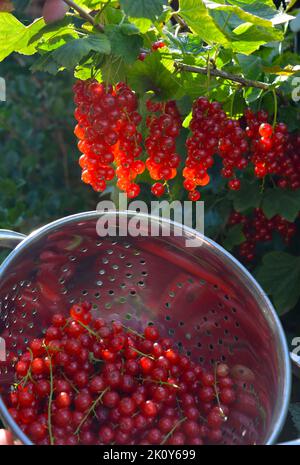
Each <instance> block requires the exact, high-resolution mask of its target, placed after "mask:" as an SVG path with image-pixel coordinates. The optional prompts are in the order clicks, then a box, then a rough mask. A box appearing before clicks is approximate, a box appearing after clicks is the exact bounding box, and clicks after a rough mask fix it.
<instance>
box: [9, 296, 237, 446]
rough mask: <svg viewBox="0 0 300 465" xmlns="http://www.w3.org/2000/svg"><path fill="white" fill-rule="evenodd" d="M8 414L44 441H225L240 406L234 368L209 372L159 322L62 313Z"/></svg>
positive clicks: (28, 364)
mask: <svg viewBox="0 0 300 465" xmlns="http://www.w3.org/2000/svg"><path fill="white" fill-rule="evenodd" d="M15 373H16V381H15V383H14V384H13V385H12V387H11V391H10V393H9V394H8V396H7V403H8V406H9V412H10V414H11V416H12V417H13V418H14V420H15V421H16V422H17V423H18V424H19V425H20V427H21V429H22V430H23V431H24V433H25V434H26V435H28V436H29V437H30V438H31V440H32V441H33V442H34V443H37V444H57V445H75V444H99V445H103V444H132V445H133V444H161V445H163V444H171V445H183V444H192V445H201V444H204V443H220V442H222V440H223V434H224V431H223V427H224V426H226V422H227V421H229V419H230V415H231V412H232V411H233V410H234V409H235V405H236V399H237V396H238V385H235V382H234V379H233V378H232V376H231V375H230V368H229V367H228V365H226V364H224V363H216V364H215V365H214V366H213V367H211V366H210V368H208V369H205V368H203V367H202V366H200V365H199V364H197V363H195V362H194V361H192V360H191V359H190V358H189V357H187V356H186V355H184V354H183V353H179V351H178V350H177V349H175V348H174V345H173V341H172V340H171V339H169V338H165V337H162V336H161V335H160V333H159V330H158V328H157V327H156V326H145V327H144V328H143V327H141V329H139V328H131V327H127V326H124V325H123V324H122V323H121V322H119V321H113V322H109V321H106V320H104V319H103V318H98V317H94V316H92V313H91V305H90V304H89V303H87V302H82V303H80V304H74V305H73V306H72V308H71V310H70V316H69V317H65V316H64V315H63V314H55V315H53V317H52V320H51V324H50V326H49V327H48V328H47V329H46V332H45V334H44V336H43V337H41V338H38V339H33V340H31V341H30V343H29V346H28V348H27V349H26V350H25V351H24V352H23V354H22V355H21V356H20V357H19V359H18V361H17V363H16V365H15Z"/></svg>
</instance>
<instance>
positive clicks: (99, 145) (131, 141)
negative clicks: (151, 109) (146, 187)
mask: <svg viewBox="0 0 300 465" xmlns="http://www.w3.org/2000/svg"><path fill="white" fill-rule="evenodd" d="M74 101H75V104H76V105H77V108H76V110H75V118H76V119H77V121H78V124H77V126H76V128H75V131H74V132H75V135H76V136H77V137H78V138H79V139H80V141H79V143H78V148H79V150H80V151H81V152H82V153H83V155H82V156H81V157H80V160H79V164H80V166H81V168H82V170H83V171H82V180H83V182H85V183H87V184H90V185H91V186H92V187H93V189H94V190H95V191H97V192H103V191H104V190H105V188H106V181H110V180H112V179H113V178H114V176H115V170H114V167H113V165H112V164H113V162H114V161H115V162H116V164H117V165H118V168H117V170H118V171H117V177H118V179H119V181H118V185H119V187H120V188H122V189H123V190H126V192H127V193H128V195H129V196H130V197H131V198H132V197H135V196H137V195H138V194H139V192H140V188H139V186H138V185H137V184H135V183H133V182H132V180H133V179H134V178H135V177H136V176H137V175H138V174H140V173H141V172H143V170H144V164H143V162H142V161H141V160H137V159H136V158H138V157H139V156H140V154H141V152H142V149H141V147H140V143H141V138H142V137H141V134H140V133H138V132H137V129H136V126H137V125H138V124H139V123H140V121H141V117H140V115H139V113H138V112H137V111H136V110H137V98H136V96H135V94H134V92H133V91H132V90H130V89H129V87H128V86H126V85H125V84H124V83H119V84H117V85H116V86H115V87H113V86H107V87H105V85H104V84H101V83H99V82H97V81H95V80H88V81H77V82H76V84H75V85H74ZM116 146H118V148H119V150H117V151H116ZM116 154H117V156H116V157H115V155H116Z"/></svg>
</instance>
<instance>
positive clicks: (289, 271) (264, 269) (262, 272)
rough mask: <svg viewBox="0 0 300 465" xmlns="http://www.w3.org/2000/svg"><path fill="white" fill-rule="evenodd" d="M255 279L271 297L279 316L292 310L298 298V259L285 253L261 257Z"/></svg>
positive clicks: (299, 280)
mask: <svg viewBox="0 0 300 465" xmlns="http://www.w3.org/2000/svg"><path fill="white" fill-rule="evenodd" d="M256 277H257V279H258V281H259V282H260V284H261V285H262V287H263V288H264V290H265V291H266V292H267V293H268V294H269V295H271V296H272V298H273V301H274V305H275V308H276V310H277V311H278V313H279V314H283V313H286V312H287V311H289V310H290V309H292V308H293V307H294V306H295V305H296V303H297V302H298V299H299V297H300V257H295V256H294V255H290V254H288V253H285V252H270V253H268V254H266V255H265V256H264V257H263V262H262V265H261V267H260V268H259V269H258V271H257V273H256Z"/></svg>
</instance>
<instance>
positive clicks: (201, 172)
mask: <svg viewBox="0 0 300 465" xmlns="http://www.w3.org/2000/svg"><path fill="white" fill-rule="evenodd" d="M225 119H226V115H225V113H224V111H223V110H222V108H221V105H220V104H219V103H217V102H212V103H210V102H209V101H208V100H207V99H206V98H204V97H200V98H198V99H197V100H196V101H195V102H194V103H193V115H192V120H191V123H190V130H191V131H192V135H191V136H190V137H189V138H188V139H187V141H186V146H187V158H186V162H185V167H184V169H183V177H184V178H185V181H184V182H183V186H184V188H185V189H186V190H187V191H188V192H189V199H190V200H194V201H196V200H199V199H200V193H199V192H198V191H197V190H196V188H197V186H206V185H207V184H208V183H209V181H210V178H209V175H208V173H207V170H208V169H209V168H211V167H212V166H213V164H214V157H213V156H214V155H215V153H216V152H217V147H218V143H219V136H220V132H221V127H222V124H223V122H224V120H225Z"/></svg>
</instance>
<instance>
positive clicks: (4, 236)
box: [0, 229, 26, 249]
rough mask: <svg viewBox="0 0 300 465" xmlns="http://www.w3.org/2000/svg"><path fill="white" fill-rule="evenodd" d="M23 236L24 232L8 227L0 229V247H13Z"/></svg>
mask: <svg viewBox="0 0 300 465" xmlns="http://www.w3.org/2000/svg"><path fill="white" fill-rule="evenodd" d="M25 237H26V236H25V235H24V234H21V233H18V232H15V231H10V230H9V229H0V247H5V248H8V249H14V248H15V247H16V245H18V244H19V243H20V242H22V241H23V240H24V239H25Z"/></svg>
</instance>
